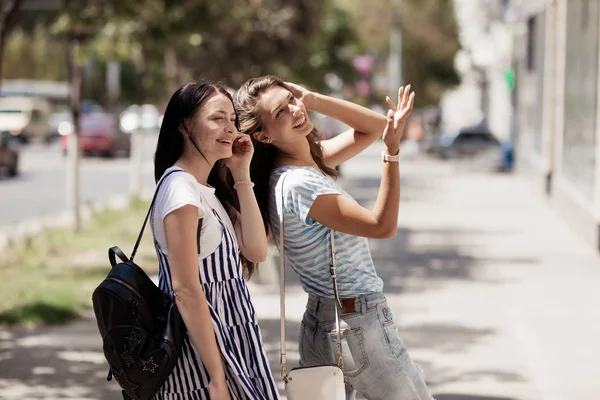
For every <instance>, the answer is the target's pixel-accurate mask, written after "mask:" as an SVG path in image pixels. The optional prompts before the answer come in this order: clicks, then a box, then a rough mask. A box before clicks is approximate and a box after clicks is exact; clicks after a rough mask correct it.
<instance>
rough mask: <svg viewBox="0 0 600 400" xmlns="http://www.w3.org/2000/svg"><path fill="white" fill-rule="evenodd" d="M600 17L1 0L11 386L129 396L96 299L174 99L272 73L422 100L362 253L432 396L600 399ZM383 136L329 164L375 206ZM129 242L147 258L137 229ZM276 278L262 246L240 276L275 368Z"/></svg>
mask: <svg viewBox="0 0 600 400" xmlns="http://www.w3.org/2000/svg"><path fill="white" fill-rule="evenodd" d="M599 19H600V2H598V1H597V0H552V1H551V0H371V1H366V0H220V1H204V0H184V1H179V2H174V1H168V0H128V1H122V0H102V1H99V0H0V249H2V250H1V252H0V398H6V399H25V398H48V399H50V398H52V399H55V398H86V399H88V398H89V399H105V398H106V399H111V398H118V391H116V390H117V385H116V384H115V382H111V383H106V382H104V381H103V380H104V378H105V377H106V364H105V362H104V359H103V355H102V352H101V344H100V338H98V337H97V330H96V328H95V325H94V324H95V321H94V318H93V314H92V313H91V312H90V306H91V303H90V296H91V292H92V291H93V289H94V288H95V286H96V285H97V284H98V283H99V282H100V281H101V279H102V278H103V277H104V276H105V275H106V272H107V268H108V263H107V260H106V249H107V248H108V247H111V246H113V245H119V246H121V247H122V248H124V249H126V252H128V251H129V249H130V247H131V245H132V244H133V242H134V241H135V238H136V235H137V233H138V232H139V226H140V224H141V222H142V221H143V217H144V215H145V212H146V211H147V207H148V204H149V202H148V199H149V197H150V196H151V195H152V192H153V189H154V180H153V164H152V158H153V153H154V149H155V146H156V139H157V135H158V131H159V129H160V125H161V121H162V114H163V112H164V109H165V107H166V103H167V102H168V100H169V98H170V95H171V94H172V93H173V92H174V91H175V90H176V89H177V88H178V87H179V86H181V85H182V84H184V83H186V82H188V81H190V80H196V79H212V80H220V81H222V82H224V83H225V84H226V85H227V86H229V87H230V88H231V89H232V90H235V89H236V88H237V87H238V86H239V85H240V84H241V83H242V82H244V81H245V80H246V79H248V78H250V77H254V76H259V75H265V74H276V75H279V76H280V77H282V78H283V79H284V80H289V81H292V82H295V83H298V84H301V85H303V86H305V87H307V88H308V89H310V90H314V91H318V92H321V93H325V94H328V95H331V96H335V97H339V98H343V99H346V100H350V101H353V102H356V103H359V104H361V105H364V106H366V107H369V108H371V109H373V110H376V111H378V112H380V113H382V114H384V113H385V112H386V110H387V106H386V103H385V96H390V97H391V98H392V99H395V97H396V93H397V89H398V87H399V86H401V85H405V84H411V85H412V90H414V91H415V92H416V95H417V96H416V104H415V109H414V111H413V113H412V115H411V118H410V120H409V121H408V122H407V126H406V133H405V136H404V138H403V143H402V146H401V155H402V164H401V170H402V176H403V178H402V179H403V189H402V199H401V203H402V205H401V215H400V219H399V231H398V237H397V238H395V239H392V240H390V241H371V246H372V248H373V256H374V259H375V263H376V265H378V271H379V273H380V275H382V277H384V278H385V281H386V285H388V286H386V288H387V289H386V291H389V294H388V301H389V302H390V304H393V305H394V307H395V310H397V311H396V313H397V315H398V317H397V319H398V320H400V321H401V322H398V323H397V324H398V325H399V329H400V331H401V334H402V336H403V337H404V338H405V341H406V343H407V345H408V347H409V350H411V349H414V350H411V354H413V357H415V359H417V361H418V362H419V363H420V364H421V365H422V366H423V368H424V370H425V371H426V377H427V379H428V383H429V385H430V386H431V387H432V388H433V391H434V394H435V395H436V396H435V397H436V398H437V399H438V400H440V399H441V400H526V399H531V400H538V399H544V400H546V399H550V400H554V399H556V400H562V399H578V400H586V399H598V398H600V386H599V385H600V384H596V383H592V380H594V379H593V378H594V377H595V378H597V375H598V373H600V370H599V369H598V367H597V365H596V364H595V362H594V361H595V360H594V358H593V357H592V356H591V354H594V352H595V354H596V356H597V354H598V351H600V347H599V346H600V345H598V344H597V337H599V336H600V325H599V324H600V323H599V322H598V321H597V320H598V318H595V319H594V318H592V317H591V316H590V314H595V312H594V311H593V310H597V309H598V307H600V295H598V294H596V292H597V290H596V288H597V285H598V284H599V283H600V275H599V274H600V273H599V272H598V271H600V269H599V268H598V267H600V259H599V258H598V252H599V251H600V128H599V126H598V122H597V120H598V116H599V115H600V107H599V104H600V103H599V102H598V94H599V90H598V88H599V85H600V81H599V79H598V77H599V74H600V63H599V60H600V53H599V37H600V32H599V28H598V26H599V22H600V21H599ZM312 118H313V120H314V122H315V125H316V126H317V128H318V129H319V131H320V132H321V134H322V135H323V137H325V138H330V137H333V136H335V135H336V134H338V133H340V132H341V131H343V130H344V129H345V128H346V127H345V126H344V125H343V124H341V123H340V122H338V121H335V120H332V119H331V118H329V117H326V116H324V115H319V114H313V115H312ZM380 150H381V143H376V144H375V145H373V147H372V148H371V149H369V150H367V151H365V153H364V154H362V155H361V156H359V157H357V158H356V159H355V160H351V161H349V162H347V163H345V164H343V165H342V166H341V167H340V168H339V173H340V178H339V179H340V183H341V184H342V185H343V186H344V188H345V189H347V190H348V191H349V192H350V193H351V194H352V195H353V196H354V197H355V198H356V199H357V200H358V201H359V202H360V203H361V204H363V205H365V206H368V207H372V205H373V202H374V200H375V198H376V196H377V190H378V185H379V179H378V178H379V174H380V159H379V155H378V154H379V152H380ZM138 257H139V258H138V261H140V263H141V264H142V265H144V267H145V268H147V269H148V272H149V273H150V274H153V273H155V271H156V256H155V254H154V250H153V247H152V240H151V235H150V234H149V233H147V235H146V237H145V239H144V241H143V245H142V250H141V252H140V256H138ZM276 275H277V267H276V250H273V251H272V256H271V257H270V258H269V260H268V262H266V263H264V265H262V268H261V269H260V273H259V274H258V275H257V276H255V277H254V278H253V279H252V280H251V281H250V283H249V284H250V285H251V290H252V291H253V294H254V299H255V302H256V304H257V312H258V314H259V317H260V319H261V326H262V327H263V335H264V337H265V341H266V342H267V349H268V351H269V356H270V357H271V358H272V360H273V371H274V373H275V375H278V373H279V372H278V371H279V367H278V365H277V359H278V355H277V351H278V348H277V346H278V345H277V343H278V340H279V339H278V337H277V335H278V322H277V321H278V320H277V315H278V314H277V313H278V310H273V309H271V305H272V304H274V303H276V299H277V293H278V292H277V287H276V282H277V278H276ZM388 282H389V283H388ZM290 287H291V289H290V293H291V296H292V300H291V305H290V307H291V308H292V311H291V312H289V313H288V317H289V318H290V320H289V321H290V322H289V323H290V324H292V325H293V326H294V328H298V326H299V320H300V318H301V315H302V307H303V303H304V298H303V297H302V296H303V294H302V292H301V290H300V289H299V285H298V283H297V282H296V281H295V280H294V278H293V277H290ZM474 300H476V301H474ZM594 307H595V308H594ZM566 321H569V322H568V323H567V322H566ZM294 335H295V334H294ZM565 338H568V339H572V340H576V341H577V343H578V344H579V346H569V345H567V346H566V347H567V348H568V350H564V351H563V350H557V349H556V347H562V346H563V341H564V340H565ZM290 340H291V339H290ZM293 340H296V339H295V336H294V339H293ZM292 343H293V344H292V347H294V346H295V345H296V343H295V342H292ZM546 350H547V351H551V352H556V351H560V352H561V354H560V355H558V354H555V353H547V352H546ZM564 369H568V370H569V371H565V370H564ZM594 381H595V380H594ZM280 384H281V382H280Z"/></svg>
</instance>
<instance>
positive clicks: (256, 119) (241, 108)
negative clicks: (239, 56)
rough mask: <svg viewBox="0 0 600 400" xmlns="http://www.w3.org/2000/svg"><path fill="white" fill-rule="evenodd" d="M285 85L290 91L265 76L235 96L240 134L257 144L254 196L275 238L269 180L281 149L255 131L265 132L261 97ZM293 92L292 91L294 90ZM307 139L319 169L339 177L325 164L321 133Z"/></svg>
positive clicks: (252, 171) (314, 132)
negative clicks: (271, 220)
mask: <svg viewBox="0 0 600 400" xmlns="http://www.w3.org/2000/svg"><path fill="white" fill-rule="evenodd" d="M275 86H281V87H282V88H285V89H287V90H290V88H289V87H288V86H287V85H286V84H285V82H284V81H283V80H281V79H280V78H278V77H277V76H274V75H267V76H261V77H259V78H252V79H249V80H248V81H246V82H245V83H244V84H243V85H242V86H241V87H240V88H239V89H238V91H237V92H236V93H235V95H234V97H233V99H234V105H235V109H236V112H237V115H238V119H239V125H240V132H241V133H245V134H247V135H250V137H251V138H252V143H253V144H254V156H253V157H252V163H251V164H250V177H251V178H252V182H254V184H255V187H254V193H255V195H256V200H257V202H258V206H259V208H260V212H261V215H262V219H263V222H264V224H265V229H266V231H267V234H268V235H269V236H271V235H272V232H273V231H272V229H271V222H270V219H269V179H270V177H271V172H272V171H273V169H274V168H275V159H276V157H277V152H278V149H277V148H276V147H275V146H273V145H272V144H265V143H262V142H260V141H258V140H256V139H255V138H254V136H253V133H254V132H258V131H261V130H262V124H261V120H260V115H261V105H260V99H261V96H262V95H263V94H264V93H265V92H266V91H267V90H269V89H271V88H273V87H275ZM290 91H291V90H290ZM306 140H307V141H308V144H309V146H310V154H311V156H312V158H313V160H314V161H315V163H316V164H317V165H318V166H319V168H320V169H321V171H323V172H324V173H326V174H327V175H330V176H331V177H334V178H336V177H337V173H336V171H335V169H334V168H331V167H329V166H327V165H326V164H325V162H324V161H323V149H322V148H321V144H320V141H321V140H322V138H321V136H320V135H319V132H318V131H317V130H316V129H313V130H312V131H311V132H310V133H309V134H308V135H307V136H306Z"/></svg>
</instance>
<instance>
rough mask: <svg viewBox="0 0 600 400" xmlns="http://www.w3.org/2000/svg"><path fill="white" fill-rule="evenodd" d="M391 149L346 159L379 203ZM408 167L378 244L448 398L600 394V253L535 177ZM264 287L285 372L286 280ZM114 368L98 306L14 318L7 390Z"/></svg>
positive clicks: (349, 181) (96, 391)
mask: <svg viewBox="0 0 600 400" xmlns="http://www.w3.org/2000/svg"><path fill="white" fill-rule="evenodd" d="M379 154H380V149H379V148H377V146H374V147H373V148H371V149H369V150H368V151H367V152H366V153H365V154H363V155H361V156H360V157H358V158H356V159H355V160H353V161H351V162H349V163H346V164H345V165H344V166H343V168H342V172H343V176H342V178H341V179H340V181H341V182H342V184H343V186H344V187H345V188H347V190H348V191H349V192H350V193H351V194H352V195H354V196H355V198H356V199H357V200H358V201H359V202H360V203H361V204H363V205H365V206H367V207H371V206H372V204H373V202H374V198H375V196H376V194H377V189H378V185H379V174H380V170H381V161H380V156H379ZM401 170H402V172H401V174H402V195H401V207H400V210H401V211H400V216H399V228H398V235H397V237H396V238H394V239H390V240H373V241H371V246H372V250H373V257H374V259H375V265H376V267H377V269H378V272H379V274H380V275H381V276H382V278H383V279H384V281H385V284H386V286H385V292H386V296H387V298H388V301H389V303H390V305H391V307H392V309H393V310H394V314H395V319H396V321H397V325H398V326H399V328H400V331H401V334H402V336H403V338H404V340H405V342H406V344H407V347H408V348H409V351H410V352H411V355H412V356H413V358H414V359H415V360H416V361H417V362H418V363H419V364H420V365H421V367H422V368H423V370H424V372H425V376H426V379H427V381H428V383H429V385H430V387H431V389H432V392H433V394H434V396H435V397H436V399H437V400H597V399H600V381H598V379H597V377H598V375H600V367H598V366H597V363H596V360H597V358H598V355H600V341H599V340H598V338H600V320H599V319H598V317H597V315H598V310H599V309H600V290H599V289H600V257H598V256H597V255H596V254H594V251H593V249H592V248H590V247H588V246H587V245H586V244H585V243H584V242H583V241H582V240H581V239H580V238H578V237H577V236H576V235H575V234H574V233H573V232H571V230H570V229H569V228H568V226H567V225H566V224H565V223H564V222H563V221H562V220H561V219H560V217H559V216H558V215H557V214H555V212H554V211H553V210H552V209H551V208H550V207H549V206H548V205H547V204H546V201H545V199H544V198H543V197H542V196H541V195H539V194H537V193H535V192H533V190H532V189H530V185H529V182H528V181H527V179H526V178H525V177H521V176H519V175H498V174H487V173H476V172H469V171H468V165H465V164H462V165H461V166H459V167H457V166H456V165H452V164H445V163H439V162H436V161H431V160H426V159H421V160H417V161H416V162H414V163H403V164H402V166H401ZM288 281H289V282H288V287H287V317H288V322H287V327H288V335H289V336H288V338H287V342H288V346H289V347H288V353H289V355H290V358H291V360H290V364H291V365H294V364H295V362H296V360H297V358H298V357H297V354H296V351H297V336H298V330H299V323H300V319H301V316H302V312H303V308H304V301H305V299H306V295H305V294H304V293H303V292H302V290H301V288H300V286H299V284H298V281H297V279H295V277H294V276H293V275H292V274H289V275H288ZM250 287H251V291H252V294H253V300H254V303H255V306H256V309H257V313H258V316H259V318H260V323H261V328H262V333H263V337H264V340H265V346H266V349H267V352H268V355H269V358H270V360H271V361H272V369H273V374H274V375H275V376H276V377H278V376H279V372H280V371H279V365H278V359H279V307H278V304H279V288H278V286H277V285H257V284H255V283H253V282H251V283H250ZM594 316H596V317H595V318H594ZM106 373H107V368H106V365H105V363H104V359H103V356H102V353H101V344H100V338H99V337H98V333H97V330H96V326H95V320H94V319H93V317H91V316H88V317H86V318H82V319H80V320H78V321H74V322H73V323H71V324H68V325H66V326H61V327H50V328H40V329H36V330H33V331H28V330H27V329H25V328H0V399H19V400H21V399H116V398H118V391H117V385H116V384H115V383H114V382H106V381H105V378H106ZM278 381H279V382H280V385H281V380H280V379H278Z"/></svg>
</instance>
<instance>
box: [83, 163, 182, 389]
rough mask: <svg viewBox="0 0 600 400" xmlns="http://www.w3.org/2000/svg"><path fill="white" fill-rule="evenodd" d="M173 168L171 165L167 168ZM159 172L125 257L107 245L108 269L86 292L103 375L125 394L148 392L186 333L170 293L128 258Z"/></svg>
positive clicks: (171, 362)
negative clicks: (102, 358) (105, 372)
mask: <svg viewBox="0 0 600 400" xmlns="http://www.w3.org/2000/svg"><path fill="white" fill-rule="evenodd" d="M173 172H177V171H171V172H170V173H169V174H171V173H173ZM169 174H167V175H166V176H168V175H169ZM166 176H165V177H164V178H166ZM164 178H163V179H162V180H161V181H160V182H159V184H158V186H157V188H156V191H155V193H154V197H153V199H152V203H151V204H150V209H149V210H148V214H147V215H146V219H145V220H144V224H143V225H142V229H141V231H140V234H139V236H138V238H137V241H136V243H135V247H134V249H133V252H132V253H131V258H130V259H128V258H127V256H126V255H125V254H124V253H123V252H122V251H121V249H119V248H118V247H112V248H111V249H109V250H108V258H109V260H110V265H111V267H112V269H111V270H110V272H109V273H108V276H107V277H106V279H104V280H103V281H102V283H100V285H99V286H98V287H97V288H96V290H94V293H93V294H92V303H93V305H94V314H95V315H96V321H97V323H98V330H99V331H100V334H101V335H102V342H103V349H104V356H105V357H106V360H107V361H108V364H109V367H110V369H109V372H108V378H107V380H109V381H110V380H111V379H112V377H113V376H114V377H115V379H116V380H117V382H118V383H119V385H120V386H121V388H122V389H123V392H122V393H123V397H124V398H125V399H133V400H150V399H152V398H153V397H154V395H155V394H156V392H157V391H158V390H159V389H160V387H161V386H162V385H163V383H164V382H165V380H166V379H167V377H168V376H169V374H170V373H171V372H172V370H173V368H174V367H175V365H176V363H177V360H178V358H179V355H180V353H181V347H182V345H183V341H184V338H185V335H186V327H185V324H184V322H183V319H182V318H181V315H180V314H179V311H178V310H177V306H176V305H175V302H174V301H173V299H172V298H171V297H169V296H168V295H167V294H165V293H163V292H162V291H161V290H160V289H159V288H158V287H157V286H156V285H155V284H154V282H153V281H152V280H151V279H150V277H148V275H146V273H145V272H144V271H143V270H142V269H141V268H140V267H139V266H138V265H136V264H135V263H134V262H133V258H134V257H135V254H136V252H137V249H138V246H139V244H140V241H141V239H142V235H143V233H144V228H145V227H146V223H147V222H148V219H149V217H150V213H151V211H152V206H153V205H154V201H155V200H156V195H157V193H158V190H159V189H160V186H161V184H162V182H164ZM117 257H118V258H119V259H120V261H121V262H120V263H118V262H117Z"/></svg>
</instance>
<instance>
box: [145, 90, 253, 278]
mask: <svg viewBox="0 0 600 400" xmlns="http://www.w3.org/2000/svg"><path fill="white" fill-rule="evenodd" d="M216 93H221V94H223V95H225V96H227V98H228V99H229V100H231V103H232V104H233V98H232V97H231V94H229V92H228V91H227V88H226V87H225V86H224V85H222V84H220V83H215V82H203V83H198V82H191V83H187V84H185V85H184V86H182V87H180V88H179V89H178V90H177V91H176V92H175V93H174V94H173V96H172V97H171V99H170V100H169V104H168V105H167V108H166V110H165V115H164V117H163V122H162V125H161V127H160V132H159V134H158V142H157V144H156V152H155V153H154V180H155V181H156V182H158V180H159V179H160V178H161V176H163V174H164V173H165V171H166V170H167V169H168V168H170V167H172V166H173V165H174V164H175V163H176V162H177V160H178V159H179V157H181V155H182V154H183V150H184V143H185V138H184V135H183V132H184V131H185V130H187V129H188V128H189V127H190V126H191V124H190V122H191V120H192V119H193V118H194V116H195V115H196V113H197V112H198V110H199V109H200V107H202V105H203V104H204V102H205V101H206V100H208V99H209V98H210V97H211V96H212V95H214V94H216ZM238 121H239V120H238V118H237V116H236V127H238V126H239V122H238ZM208 184H209V185H210V186H212V187H214V188H215V195H216V196H217V198H218V199H219V201H220V202H221V204H223V207H224V208H225V210H226V211H227V213H228V214H229V217H230V218H231V220H232V221H233V222H234V223H235V220H236V218H237V213H238V212H239V211H240V204H239V200H238V198H237V195H236V193H235V191H234V190H233V177H232V175H231V173H230V172H229V169H228V168H227V167H226V166H225V163H224V162H223V161H222V160H218V161H217V162H216V163H215V164H214V165H213V167H212V169H211V171H210V174H209V175H208ZM240 257H241V260H242V266H243V268H244V270H245V271H246V275H247V276H248V277H250V276H251V275H252V274H253V273H254V270H255V268H256V266H255V264H254V263H251V262H250V261H248V260H247V259H246V258H244V257H243V256H242V255H240Z"/></svg>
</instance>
